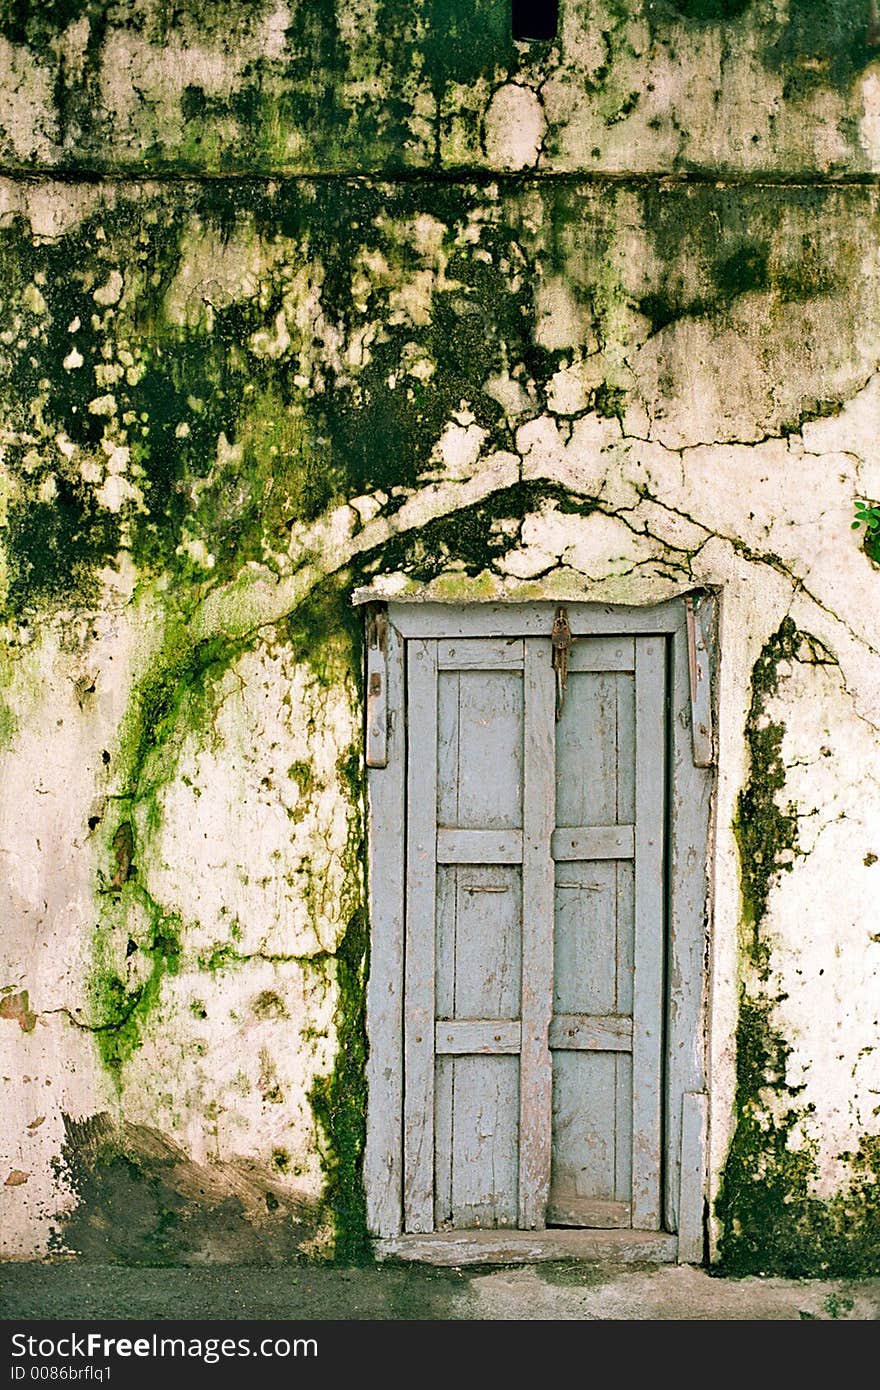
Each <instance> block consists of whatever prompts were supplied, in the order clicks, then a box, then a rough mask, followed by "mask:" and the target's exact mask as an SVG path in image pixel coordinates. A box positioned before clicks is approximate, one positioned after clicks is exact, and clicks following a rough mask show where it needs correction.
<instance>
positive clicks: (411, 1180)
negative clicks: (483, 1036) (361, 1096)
mask: <svg viewBox="0 0 880 1390" xmlns="http://www.w3.org/2000/svg"><path fill="white" fill-rule="evenodd" d="M407 680H408V691H409V706H408V741H407V806H408V822H407V863H406V972H405V973H406V980H405V992H406V1018H405V1027H404V1058H403V1065H404V1078H405V1080H404V1125H403V1151H404V1224H405V1229H406V1230H407V1231H415V1232H425V1231H431V1230H433V1228H434V951H435V946H434V941H435V935H436V894H437V862H436V848H437V644H436V642H434V641H421V640H416V641H413V642H410V643H409V644H408V655H407Z"/></svg>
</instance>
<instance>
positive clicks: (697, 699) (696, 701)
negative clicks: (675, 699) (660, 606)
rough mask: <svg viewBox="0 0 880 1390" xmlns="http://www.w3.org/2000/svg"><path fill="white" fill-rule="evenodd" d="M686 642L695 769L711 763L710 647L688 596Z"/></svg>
mask: <svg viewBox="0 0 880 1390" xmlns="http://www.w3.org/2000/svg"><path fill="white" fill-rule="evenodd" d="M684 604H685V614H686V621H685V629H686V632H687V642H688V675H689V678H690V696H691V736H692V744H693V752H694V763H695V764H696V766H697V767H710V766H711V764H712V698H711V672H710V668H709V648H708V646H707V644H706V635H705V633H704V631H703V622H702V616H701V614H700V613H698V612H696V610H695V608H694V600H693V598H692V597H691V595H690V594H688V596H687V598H686V599H685V601H684Z"/></svg>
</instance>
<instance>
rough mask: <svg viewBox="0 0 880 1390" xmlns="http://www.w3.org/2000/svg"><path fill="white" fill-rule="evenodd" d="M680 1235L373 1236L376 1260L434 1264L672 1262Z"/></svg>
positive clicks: (515, 1233) (458, 1233) (497, 1233)
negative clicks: (561, 1261) (381, 1238)
mask: <svg viewBox="0 0 880 1390" xmlns="http://www.w3.org/2000/svg"><path fill="white" fill-rule="evenodd" d="M677 1255H678V1237H677V1236H676V1235H671V1234H670V1233H669V1232H667V1231H631V1230H609V1231H597V1230H592V1231H587V1230H578V1231H573V1230H552V1231H505V1230H474V1231H435V1232H433V1233H431V1234H429V1235H402V1236H393V1237H389V1238H386V1239H384V1240H378V1241H377V1242H376V1256H377V1258H378V1259H380V1260H411V1261H413V1262H420V1263H423V1264H432V1265H475V1264H522V1263H529V1264H532V1263H534V1262H535V1261H539V1260H596V1261H603V1262H604V1261H620V1262H622V1263H624V1264H673V1263H674V1262H675V1260H676V1258H677Z"/></svg>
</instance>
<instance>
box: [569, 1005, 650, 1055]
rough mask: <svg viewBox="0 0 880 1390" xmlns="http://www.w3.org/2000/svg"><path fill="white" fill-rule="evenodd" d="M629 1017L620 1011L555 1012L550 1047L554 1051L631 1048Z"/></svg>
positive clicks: (626, 1050) (609, 1050)
mask: <svg viewBox="0 0 880 1390" xmlns="http://www.w3.org/2000/svg"><path fill="white" fill-rule="evenodd" d="M632 1035H633V1026H632V1019H631V1018H628V1017H626V1016H624V1015H619V1014H554V1016H553V1020H552V1022H551V1024H550V1047H551V1048H554V1049H555V1050H556V1051H557V1052H563V1051H567V1052H632Z"/></svg>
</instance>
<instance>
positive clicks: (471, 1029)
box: [434, 1018, 522, 1056]
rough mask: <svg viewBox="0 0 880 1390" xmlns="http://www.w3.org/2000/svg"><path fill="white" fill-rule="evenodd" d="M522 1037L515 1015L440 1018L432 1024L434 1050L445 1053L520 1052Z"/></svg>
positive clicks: (463, 1054)
mask: <svg viewBox="0 0 880 1390" xmlns="http://www.w3.org/2000/svg"><path fill="white" fill-rule="evenodd" d="M521 1040H522V1026H521V1024H520V1021H519V1019H518V1018H516V1019H511V1018H478V1019H461V1020H457V1021H447V1020H444V1019H440V1020H439V1022H438V1023H437V1024H435V1027H434V1051H435V1052H439V1053H443V1054H444V1055H445V1056H465V1055H467V1054H469V1053H473V1052H480V1053H486V1054H489V1055H492V1054H501V1053H509V1052H519V1050H520V1044H521Z"/></svg>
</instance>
